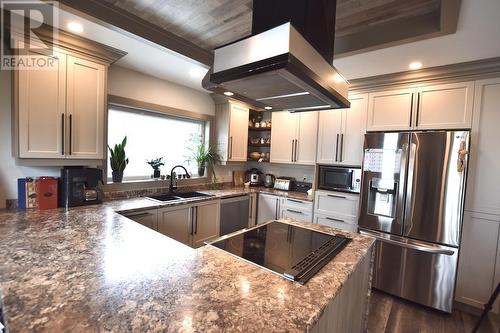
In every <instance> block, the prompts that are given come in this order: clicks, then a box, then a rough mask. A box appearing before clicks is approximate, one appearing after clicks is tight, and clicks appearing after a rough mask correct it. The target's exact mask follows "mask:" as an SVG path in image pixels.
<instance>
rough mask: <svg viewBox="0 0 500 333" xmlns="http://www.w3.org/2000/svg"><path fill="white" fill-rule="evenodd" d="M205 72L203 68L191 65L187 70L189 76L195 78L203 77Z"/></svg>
mask: <svg viewBox="0 0 500 333" xmlns="http://www.w3.org/2000/svg"><path fill="white" fill-rule="evenodd" d="M205 72H206V71H204V70H203V69H201V68H199V67H193V68H191V69H190V70H189V76H191V77H192V78H195V79H198V78H201V77H203V75H205Z"/></svg>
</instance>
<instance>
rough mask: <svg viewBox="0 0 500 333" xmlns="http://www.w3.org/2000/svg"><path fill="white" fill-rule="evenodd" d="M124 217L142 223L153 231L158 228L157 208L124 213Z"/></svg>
mask: <svg viewBox="0 0 500 333" xmlns="http://www.w3.org/2000/svg"><path fill="white" fill-rule="evenodd" d="M124 216H125V217H127V218H129V219H131V220H132V221H135V222H137V223H139V224H142V225H143V226H145V227H148V228H149V229H153V230H155V231H157V230H158V210H157V209H149V210H144V211H139V212H133V213H126V214H124Z"/></svg>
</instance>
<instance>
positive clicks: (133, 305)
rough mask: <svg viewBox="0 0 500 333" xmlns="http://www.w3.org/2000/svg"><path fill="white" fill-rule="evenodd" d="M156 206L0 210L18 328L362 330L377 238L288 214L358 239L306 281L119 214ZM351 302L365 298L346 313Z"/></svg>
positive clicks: (1, 244)
mask: <svg viewBox="0 0 500 333" xmlns="http://www.w3.org/2000/svg"><path fill="white" fill-rule="evenodd" d="M223 193H224V192H223V191H221V192H220V193H219V194H220V195H221V196H223ZM212 194H215V198H217V192H216V191H213V192H212ZM204 200H207V199H204ZM155 205H158V204H157V203H154V202H152V201H151V200H148V199H145V198H136V199H127V200H114V201H107V202H104V203H103V204H101V205H95V206H87V207H80V208H73V209H69V210H64V209H53V210H46V211H1V212H0V261H1V266H0V292H1V295H2V301H3V305H4V309H3V312H4V317H5V320H6V324H7V327H8V329H9V331H10V333H15V332H27V331H37V332H64V331H66V332H68V331H71V332H98V331H99V332H103V331H105V332H225V331H227V332H285V331H286V332H309V331H313V332H326V331H332V332H334V331H339V332H340V331H342V330H343V329H345V328H348V327H350V329H352V330H350V331H351V332H354V331H362V330H364V320H365V319H366V304H365V303H366V302H367V300H368V294H369V285H370V278H371V276H370V275H371V274H370V272H371V265H372V253H373V245H374V240H373V239H372V238H370V237H365V236H361V235H355V234H349V233H345V232H340V231H338V230H335V229H331V228H328V227H324V226H320V225H313V224H302V223H298V222H294V221H289V220H288V221H285V222H286V223H291V224H298V225H301V226H304V227H307V228H313V229H316V230H320V231H323V232H326V233H336V234H343V235H347V236H348V237H351V238H352V241H351V242H350V243H349V244H348V245H347V247H346V248H345V249H344V250H343V251H342V252H340V253H339V254H338V255H337V256H336V257H335V258H334V259H333V260H332V261H330V262H329V263H328V264H327V265H326V266H325V267H323V269H322V270H321V271H320V272H319V273H318V274H316V275H315V276H314V277H313V278H312V279H311V280H309V281H308V282H307V283H306V284H304V285H300V284H298V283H294V282H290V281H288V280H285V279H284V278H282V277H280V276H278V275H276V274H273V273H270V272H268V271H266V270H264V269H261V268H259V267H257V266H255V265H252V264H250V263H247V262H245V261H243V260H240V259H238V258H236V257H234V256H232V255H230V254H227V253H225V252H223V251H222V250H220V249H217V248H215V247H213V246H210V245H208V246H204V247H202V248H199V249H193V248H190V247H188V246H186V245H184V244H181V243H179V242H177V241H175V240H173V239H171V238H168V237H166V236H164V235H162V234H160V233H157V232H155V231H153V230H150V229H148V228H146V227H144V226H142V225H140V224H138V223H135V222H134V221H132V220H129V219H128V218H126V217H123V216H121V215H119V214H118V213H116V212H117V211H124V210H134V209H141V208H142V209H144V208H147V207H152V206H155ZM164 205H165V204H164ZM349 286H351V287H349ZM347 298H349V300H350V301H349V302H347V301H348V300H347ZM353 300H355V301H356V302H358V301H359V302H361V303H360V304H358V305H356V306H357V307H358V308H356V309H355V310H353V311H349V306H348V305H350V307H353V304H352V301H353ZM344 301H346V303H345V304H344V303H342V302H344ZM339 304H340V305H339ZM342 311H343V312H342ZM351 321H352V322H354V324H352V323H350V322H351ZM339 325H340V326H339ZM342 325H357V326H355V327H351V326H342Z"/></svg>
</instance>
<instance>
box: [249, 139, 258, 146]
mask: <svg viewBox="0 0 500 333" xmlns="http://www.w3.org/2000/svg"><path fill="white" fill-rule="evenodd" d="M259 142H260V138H250V143H251V144H253V145H256V144H258V143H259Z"/></svg>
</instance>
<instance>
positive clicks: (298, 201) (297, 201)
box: [286, 199, 304, 204]
mask: <svg viewBox="0 0 500 333" xmlns="http://www.w3.org/2000/svg"><path fill="white" fill-rule="evenodd" d="M286 200H287V201H291V202H296V203H300V204H303V203H304V202H303V201H300V200H296V199H286Z"/></svg>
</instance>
